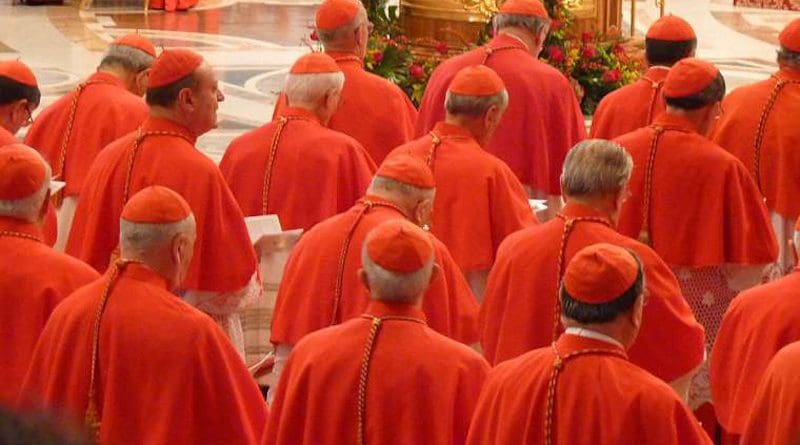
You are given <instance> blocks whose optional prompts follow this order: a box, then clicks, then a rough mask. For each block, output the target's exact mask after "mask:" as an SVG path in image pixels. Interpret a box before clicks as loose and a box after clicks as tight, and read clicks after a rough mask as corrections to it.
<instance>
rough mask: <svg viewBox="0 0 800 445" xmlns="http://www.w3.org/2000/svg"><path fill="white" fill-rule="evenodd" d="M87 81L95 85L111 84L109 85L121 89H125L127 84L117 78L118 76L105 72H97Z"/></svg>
mask: <svg viewBox="0 0 800 445" xmlns="http://www.w3.org/2000/svg"><path fill="white" fill-rule="evenodd" d="M86 81H87V82H93V83H106V84H109V85H114V86H118V87H121V88H125V83H124V82H123V81H122V79H120V78H119V77H117V76H115V75H113V74H111V73H108V72H105V71H97V72H95V73H94V74H92V75H91V76H89V78H88V79H86Z"/></svg>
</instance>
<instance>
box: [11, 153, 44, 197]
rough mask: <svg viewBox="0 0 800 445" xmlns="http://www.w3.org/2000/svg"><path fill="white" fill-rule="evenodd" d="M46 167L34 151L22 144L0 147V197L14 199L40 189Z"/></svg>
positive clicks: (29, 194)
mask: <svg viewBox="0 0 800 445" xmlns="http://www.w3.org/2000/svg"><path fill="white" fill-rule="evenodd" d="M46 176H47V169H46V167H45V164H44V162H43V161H42V158H41V157H39V156H38V155H37V154H36V152H35V151H34V150H33V149H32V148H30V147H28V146H27V145H22V144H11V145H6V146H5V147H3V148H2V149H0V199H2V200H4V201H15V200H18V199H24V198H27V197H29V196H31V195H33V194H34V193H36V192H38V191H39V190H41V189H42V185H43V184H44V180H45V177H46Z"/></svg>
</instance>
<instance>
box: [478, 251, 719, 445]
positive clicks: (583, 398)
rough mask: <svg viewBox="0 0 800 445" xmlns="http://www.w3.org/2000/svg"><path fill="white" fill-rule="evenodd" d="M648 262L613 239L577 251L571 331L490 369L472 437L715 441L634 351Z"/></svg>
mask: <svg viewBox="0 0 800 445" xmlns="http://www.w3.org/2000/svg"><path fill="white" fill-rule="evenodd" d="M642 268H643V265H642V262H641V261H640V260H638V258H637V257H636V255H635V254H634V253H633V252H632V251H631V250H629V249H626V248H624V247H620V246H616V245H611V244H606V243H600V244H594V245H590V246H589V247H585V248H583V249H582V250H580V251H579V252H577V253H576V254H575V256H574V257H573V258H572V259H571V260H570V262H569V264H568V265H567V266H566V268H565V271H564V279H563V285H562V287H561V290H560V292H559V293H560V300H561V316H562V319H563V320H564V322H565V324H566V328H567V329H566V331H565V332H564V333H563V334H561V336H560V337H559V338H558V340H557V341H555V342H553V343H552V344H551V345H549V346H546V347H543V348H540V349H536V350H533V351H531V352H528V353H526V354H524V355H522V356H520V357H517V358H515V359H513V360H509V361H507V362H504V363H501V364H500V365H498V366H497V367H496V368H494V369H493V370H492V371H491V372H490V374H489V377H488V378H487V380H486V384H485V385H484V387H483V390H482V391H481V396H480V399H479V400H478V406H477V408H476V409H475V414H474V416H473V418H474V420H473V422H472V425H471V426H470V431H469V437H468V439H467V443H468V444H470V445H492V444H497V445H500V444H512V443H537V444H545V445H584V444H585V445H589V444H591V445H596V444H648V445H659V444H664V445H676V444H681V445H691V444H704V445H711V440H709V438H708V436H706V434H705V433H704V432H703V430H702V428H701V427H700V425H699V424H698V423H697V421H696V420H695V418H694V417H693V416H692V413H691V412H690V411H689V410H688V408H687V407H686V406H685V405H684V403H683V401H682V400H681V399H680V398H679V397H678V395H677V394H676V393H675V392H674V391H673V390H672V389H671V388H670V387H669V386H667V384H666V383H664V382H662V381H661V380H659V379H657V378H655V377H654V376H652V375H651V374H650V373H648V372H646V371H644V370H643V369H641V368H639V367H638V366H636V365H634V364H632V363H631V362H630V361H629V359H628V355H627V353H626V349H628V348H630V347H631V345H632V344H633V342H634V341H635V339H636V335H637V332H638V331H639V328H640V326H642V324H643V323H645V322H646V321H645V320H643V318H644V315H643V307H644V305H645V303H646V300H647V298H648V297H647V296H646V293H645V290H644V272H643V270H642Z"/></svg>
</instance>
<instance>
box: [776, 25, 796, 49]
mask: <svg viewBox="0 0 800 445" xmlns="http://www.w3.org/2000/svg"><path fill="white" fill-rule="evenodd" d="M778 40H780V42H781V46H782V47H784V48H786V49H788V50H789V51H795V52H800V19H794V20H792V21H791V22H789V24H788V25H786V27H785V28H783V31H781V35H780V36H779V37H778Z"/></svg>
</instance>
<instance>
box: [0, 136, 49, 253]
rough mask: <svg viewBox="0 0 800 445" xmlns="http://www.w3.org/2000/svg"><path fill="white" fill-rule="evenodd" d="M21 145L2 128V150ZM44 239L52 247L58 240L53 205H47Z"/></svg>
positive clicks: (0, 140) (0, 138) (0, 143)
mask: <svg viewBox="0 0 800 445" xmlns="http://www.w3.org/2000/svg"><path fill="white" fill-rule="evenodd" d="M11 144H19V140H17V138H16V137H15V136H14V135H13V134H11V132H10V131H8V130H6V129H5V128H3V127H2V126H0V148H2V147H3V146H4V145H11ZM42 230H43V234H42V237H43V239H44V242H45V244H47V245H48V246H52V245H54V244H55V243H56V239H57V238H58V217H57V216H56V208H55V207H54V206H53V204H52V203H50V204H48V205H47V213H46V214H45V216H44V226H43V229H42Z"/></svg>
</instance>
